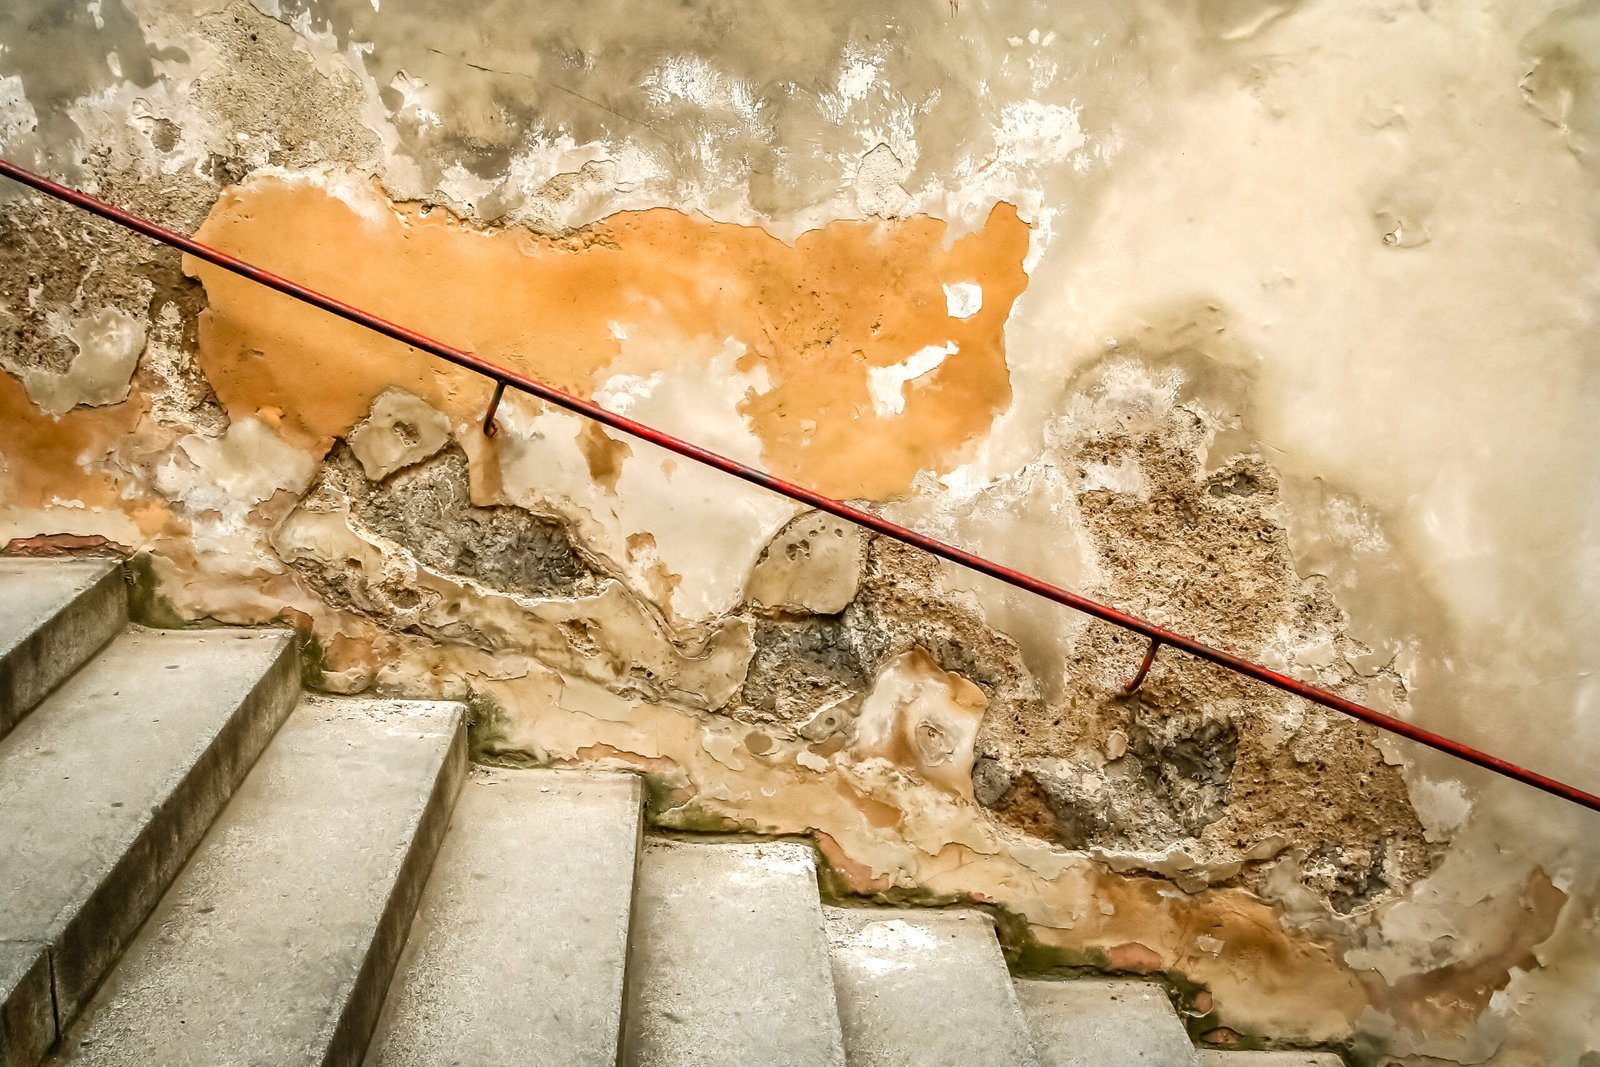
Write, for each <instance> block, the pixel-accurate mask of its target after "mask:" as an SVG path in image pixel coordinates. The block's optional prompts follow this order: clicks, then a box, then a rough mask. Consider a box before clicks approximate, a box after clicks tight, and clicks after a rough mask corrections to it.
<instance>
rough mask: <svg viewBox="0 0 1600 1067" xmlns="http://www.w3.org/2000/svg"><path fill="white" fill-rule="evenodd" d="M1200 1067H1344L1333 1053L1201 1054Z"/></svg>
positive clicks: (1341, 1061)
mask: <svg viewBox="0 0 1600 1067" xmlns="http://www.w3.org/2000/svg"><path fill="white" fill-rule="evenodd" d="M1200 1067H1344V1060H1342V1059H1340V1058H1339V1057H1338V1056H1337V1055H1336V1054H1335V1053H1332V1052H1219V1051H1217V1050H1215V1049H1210V1050H1207V1051H1203V1052H1201V1053H1200Z"/></svg>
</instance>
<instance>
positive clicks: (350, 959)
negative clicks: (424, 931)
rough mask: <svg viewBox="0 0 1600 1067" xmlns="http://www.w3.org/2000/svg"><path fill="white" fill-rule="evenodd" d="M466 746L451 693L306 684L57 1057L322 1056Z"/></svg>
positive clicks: (212, 1061) (233, 1060) (80, 1060)
mask: <svg viewBox="0 0 1600 1067" xmlns="http://www.w3.org/2000/svg"><path fill="white" fill-rule="evenodd" d="M463 752H464V739H463V736H462V733H461V709H460V705H457V704H451V703H442V702H406V701H371V700H348V699H329V698H320V697H307V698H303V699H302V700H301V702H300V704H299V705H298V706H297V707H296V709H295V711H294V713H293V714H292V715H290V717H289V720H288V722H286V723H285V724H284V726H283V728H282V729H281V730H280V731H279V733H278V735H277V737H275V738H274V739H273V741H272V744H271V745H269V746H268V747H267V750H266V752H264V753H263V754H262V756H261V759H260V761H259V762H258V763H257V764H256V766H255V768H254V769H253V770H252V771H251V773H250V775H249V777H248V778H246V779H245V781H244V783H243V784H242V785H241V786H240V787H239V789H238V791H237V792H236V793H235V794H234V797H233V799H232V801H231V802H230V803H229V804H228V806H227V808H226V809H225V810H224V811H223V813H222V815H221V816H220V817H219V818H218V819H217V822H216V824H215V825H214V826H213V827H212V828H211V830H210V831H209V832H208V833H207V834H206V836H205V838H204V840H202V841H201V843H200V845H199V846H198V847H197V848H196V849H195V852H194V856H193V858H192V859H191V861H190V862H189V864H188V866H186V867H185V868H184V870H183V872H182V873H181V874H180V875H179V876H178V878H177V879H176V881H174V883H173V885H172V888H171V889H170V890H169V891H168V892H167V894H166V895H165V896H164V897H163V898H162V900H161V903H160V904H159V905H158V906H157V908H156V910H155V911H154V912H153V913H152V914H151V917H150V920H149V921H148V922H147V923H146V924H145V926H144V928H143V929H142V930H141V931H140V932H139V936H138V937H137V938H136V939H135V940H134V942H133V944H132V945H131V946H130V947H129V949H128V952H127V954H126V955H125V956H124V957H123V959H122V961H121V962H120V963H119V964H118V965H117V967H116V968H115V969H114V970H113V971H112V973H111V976H110V977H109V978H108V979H107V981H106V983H105V985H104V986H103V987H102V989H101V990H100V992H99V993H98V994H96V996H95V998H94V1001H93V1002H92V1003H91V1004H90V1006H89V1007H88V1008H87V1009H86V1010H85V1012H84V1014H83V1018H82V1019H81V1020H80V1021H79V1023H78V1025H77V1026H75V1027H74V1028H73V1029H72V1030H71V1031H70V1032H69V1033H68V1035H67V1038H66V1040H65V1041H64V1042H63V1044H62V1047H61V1052H60V1054H59V1056H58V1059H57V1060H56V1061H55V1062H57V1063H73V1064H84V1065H94V1064H106V1065H131V1064H149V1063H161V1064H167V1065H171V1067H182V1065H189V1064H193V1065H200V1064H204V1065H207V1067H226V1065H234V1064H281V1065H290V1064H320V1063H322V1062H324V1057H325V1056H327V1055H328V1052H329V1050H330V1048H331V1047H333V1045H334V1043H335V1041H336V1039H337V1037H338V1032H339V1030H340V1028H341V1026H342V1025H345V1021H344V1016H345V1013H346V1010H347V1006H348V1005H349V1004H350V1003H351V1002H352V1001H353V1000H354V999H356V998H358V997H360V996H369V997H371V998H372V999H373V1004H374V1008H375V1006H376V1003H377V998H379V997H381V995H382V987H383V984H385V983H386V982H387V979H388V976H389V969H388V968H389V967H392V965H393V959H392V958H391V959H390V960H389V962H388V965H387V966H384V967H381V968H379V969H381V972H382V973H381V974H378V975H377V976H375V977H374V976H373V975H372V974H371V973H370V972H371V971H372V970H373V969H374V968H373V965H372V964H371V962H370V961H369V959H368V957H369V954H370V953H371V952H372V949H373V945H374V942H375V939H376V937H377V935H378V931H379V929H380V927H381V926H382V925H383V921H384V916H385V914H386V913H387V911H388V909H389V907H390V898H391V896H392V895H393V894H394V893H395V892H396V885H397V882H399V880H400V879H401V876H402V871H403V870H404V869H406V868H407V866H408V862H407V861H408V856H409V855H410V854H411V852H412V849H413V845H414V842H415V840H416V839H417V836H418V833H419V827H421V826H422V825H423V823H424V821H425V819H427V818H429V817H430V815H431V814H433V812H434V809H436V808H437V806H438V804H439V803H440V801H439V796H440V793H441V788H440V783H441V781H443V780H444V779H445V778H446V777H447V776H448V775H449V773H450V769H449V768H450V765H451V761H452V760H457V761H464V756H463V755H462V753H463ZM456 773H457V774H459V773H460V772H459V770H458V771H457V772H456ZM451 792H453V790H451ZM446 803H447V801H446ZM446 817H447V813H445V814H441V815H439V816H438V819H439V825H440V829H441V830H442V826H443V822H444V819H445V818H446ZM427 859H431V856H429V857H427ZM425 871H426V862H423V867H422V872H418V874H417V876H416V877H417V880H418V882H419V883H420V880H421V877H422V873H423V872H425ZM419 888H420V886H419ZM409 917H410V915H409V909H407V914H406V915H405V916H404V917H403V919H402V926H401V927H400V929H401V930H403V928H404V927H403V922H404V920H408V919H409ZM395 941H396V946H395V948H396V952H397V951H398V941H399V935H398V934H397V935H396V936H395ZM364 971H366V972H369V973H367V974H366V975H365V976H364V975H363V972H364ZM363 982H365V984H366V985H368V986H370V985H371V984H372V983H373V982H377V983H378V985H377V988H376V989H365V988H363V987H362V983H363ZM370 1025H371V1020H370V1018H369V1019H368V1020H367V1023H366V1026H367V1027H368V1028H370ZM368 1032H369V1031H368V1030H367V1029H362V1032H361V1034H360V1037H359V1039H360V1041H363V1042H364V1040H365V1038H366V1035H367V1033H368Z"/></svg>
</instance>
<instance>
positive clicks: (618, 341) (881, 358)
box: [186, 178, 1028, 498]
mask: <svg viewBox="0 0 1600 1067" xmlns="http://www.w3.org/2000/svg"><path fill="white" fill-rule="evenodd" d="M369 195H370V196H371V198H372V199H371V203H370V204H369V205H365V207H367V208H368V210H363V211H358V210H357V209H356V208H355V207H352V206H351V205H350V203H347V202H346V200H342V199H340V198H338V197H336V196H334V195H333V194H331V193H329V192H327V191H326V190H324V189H322V188H320V187H318V186H316V185H311V184H306V183H298V182H289V181H285V180H282V179H276V178H266V179H260V180H257V181H254V182H251V183H249V184H247V185H245V186H241V187H237V188H234V189H230V190H229V191H227V192H226V193H225V194H224V195H223V197H222V199H221V200H219V201H218V203H217V205H216V207H215V208H214V209H213V210H212V212H211V215H210V217H209V218H208V219H207V220H206V223H205V225H204V226H203V227H202V228H201V230H200V233H199V237H200V239H201V240H202V241H205V242H207V243H210V244H214V245H217V246H220V247H221V248H223V249H226V250H227V251H229V252H232V253H234V254H236V255H239V256H241V257H243V258H245V259H247V260H249V261H251V262H254V263H256V264H258V265H260V266H263V267H266V268H268V269H270V270H274V271H277V272H279V273H281V274H285V275H287V276H289V277H292V278H294V279H296V280H298V281H301V282H304V283H305V284H307V285H310V286H312V287H313V288H316V289H320V290H322V291H324V292H327V293H329V294H330V295H332V296H335V297H338V298H339V299H342V300H345V301H348V302H350V303H353V304H355V305H357V306H359V307H363V308H366V309H368V310H370V311H373V312H375V313H376V314H378V315H381V316H383V317H385V318H389V319H391V320H393V321H396V322H399V323H403V324H405V325H407V326H410V327H412V328H414V329H417V330H420V331H422V332H423V333H425V334H428V335H429V336H432V337H436V338H438V339H439V340H442V341H444V342H446V343H449V344H452V345H456V346H459V347H462V348H466V349H469V350H471V351H473V352H475V353H477V354H479V355H482V356H484V357H486V358H488V359H491V360H494V361H496V362H500V363H503V364H506V365H508V366H511V367H513V368H515V369H517V370H519V371H522V372H525V373H527V374H529V375H531V376H534V377H537V378H540V379H542V380H544V381H547V382H550V383H551V384H553V385H556V386H559V387H561V388H563V389H566V390H569V391H573V392H577V393H580V394H584V395H589V394H591V393H593V392H594V391H595V390H596V389H597V388H598V387H599V386H601V385H602V384H604V383H605V381H606V380H607V379H608V378H609V377H610V376H612V375H614V374H630V375H649V374H652V373H655V372H657V371H671V370H673V369H674V368H678V367H684V366H685V365H695V366H704V365H705V364H706V363H707V361H708V360H709V359H711V358H713V357H715V356H717V355H719V354H720V353H722V352H723V351H725V349H726V346H727V344H728V343H729V342H730V341H731V342H735V343H737V344H739V345H742V346H743V350H744V354H743V356H742V357H741V358H740V359H739V361H738V363H737V366H738V369H739V370H740V371H742V372H744V373H746V374H749V375H752V376H753V377H752V380H754V381H757V382H760V381H761V380H762V375H761V374H759V373H758V371H764V372H765V374H764V378H765V383H766V384H765V388H758V387H752V388H751V389H749V390H747V391H746V393H745V395H744V399H743V401H742V403H741V404H740V411H741V413H742V414H743V415H744V416H745V418H746V419H747V420H748V422H749V424H750V426H751V428H752V430H753V432H754V433H755V435H756V437H757V438H758V439H759V440H760V442H761V445H762V449H763V463H764V464H765V465H766V466H767V467H768V468H769V469H771V470H772V471H774V472H775V473H777V474H779V475H780V476H783V477H786V478H791V479H796V480H799V481H802V482H805V483H808V484H811V485H814V486H816V487H818V488H820V489H822V490H823V491H824V492H828V493H831V494H835V495H838V496H844V497H872V498H882V497H886V496H892V495H894V494H896V493H898V492H901V491H903V490H904V489H905V488H906V487H907V486H908V485H909V484H910V481H911V479H912V477H913V476H914V475H915V474H916V473H917V472H918V471H920V470H923V469H933V470H936V471H942V470H945V469H947V468H948V466H949V465H950V464H952V463H953V462H954V461H955V453H956V451H957V449H958V448H959V447H960V446H961V445H962V444H963V443H964V442H967V441H969V440H971V439H972V438H974V437H976V436H977V435H980V434H982V433H984V432H985V431H986V430H987V429H988V427H989V424H990V422H991V421H992V420H993V418H994V416H995V415H996V414H997V413H998V412H999V411H1000V410H1001V409H1002V408H1004V407H1005V406H1006V405H1007V404H1008V403H1009V402H1010V399H1011V386H1010V379H1009V377H1008V374H1007V369H1006V361H1005V340H1004V327H1005V322H1006V318H1007V317H1008V316H1009V314H1010V311H1011V306H1012V304H1013V302H1014V301H1015V300H1016V298H1017V296H1018V295H1019V294H1020V293H1021V292H1022V290H1023V288H1024V287H1025V286H1026V284H1027V275H1026V274H1025V273H1024V271H1023V269H1022V262H1023V257H1024V255H1025V254H1026V252H1027V248H1028V226H1027V224H1026V223H1024V222H1022V220H1021V219H1020V218H1019V217H1018V216H1017V212H1016V210H1015V209H1014V208H1012V207H1011V206H1010V205H1008V204H999V205H997V206H996V207H995V208H994V210H993V212H991V214H990V216H989V219H988V221H987V223H986V225H985V226H984V228H983V229H981V230H979V231H977V232H975V233H973V234H970V235H968V236H966V237H963V238H961V239H959V240H956V241H954V242H953V243H952V244H951V245H950V246H949V247H948V248H946V247H945V239H946V236H947V235H946V226H945V223H943V222H942V221H939V220H937V219H930V218H913V219H906V220H901V221H897V222H882V221H868V222H848V221H846V222H835V223H831V224H829V225H828V226H825V227H823V228H821V229H818V230H813V231H811V232H809V233H806V234H804V235H802V236H801V237H800V238H799V239H798V240H797V241H796V242H795V243H794V244H792V245H790V244H786V243H785V242H783V241H781V240H779V239H777V238H775V237H773V236H771V235H770V234H768V233H767V232H766V231H764V230H761V229H757V228H753V227H744V226H737V225H732V224H728V223H718V222H711V221H708V220H706V219H704V218H701V217H696V216H691V215H687V214H684V213H682V212H678V211H673V210H669V209H656V210H652V211H640V212H624V213H621V214H617V215H613V216H611V217H610V218H608V219H605V220H604V221H602V222H599V223H596V224H595V225H592V226H589V227H586V228H584V229H583V230H580V231H578V232H576V233H574V234H572V235H570V236H567V237H563V238H559V239H552V238H543V237H539V236H536V235H534V234H532V233H529V232H527V231H523V230H476V229H472V228H470V227H468V226H466V225H464V224H463V223H462V222H461V221H460V220H458V219H455V218H453V217H451V216H450V215H449V214H448V213H447V212H444V211H430V212H428V213H427V214H426V215H424V214H423V213H422V210H421V209H420V208H418V207H416V206H412V205H405V206H395V205H392V204H390V203H389V202H388V201H386V200H383V199H382V198H381V197H380V196H379V195H378V194H377V193H376V192H372V193H370V194H369ZM186 268H187V269H188V270H189V271H190V272H191V273H193V274H194V275H195V276H196V277H198V278H199V279H200V280H201V281H202V282H203V283H204V285H205V287H206V292H207V295H208V298H209V303H210V309H209V310H208V311H207V312H206V313H205V314H204V315H203V316H202V319H201V329H200V345H201V366H202V368H203V369H204V371H205V373H206V376H207V378H208V379H209V380H210V381H211V384H212V386H213V387H214V388H215V389H216V392H217V395H218V396H219V398H220V399H221V400H222V402H223V404H224V405H225V406H226V407H227V408H228V411H229V413H230V414H231V415H233V416H234V417H236V418H237V417H240V416H243V415H251V414H254V415H256V416H258V417H261V418H263V419H266V420H268V421H269V422H270V423H273V424H280V420H281V429H282V430H283V432H284V433H285V434H286V435H288V436H289V437H290V439H292V440H295V441H297V442H298V443H299V444H301V445H302V446H303V447H305V448H307V449H309V450H312V451H316V452H319V453H320V451H321V450H324V449H325V448H326V447H327V445H328V444H329V443H330V442H331V441H332V439H333V438H334V437H336V436H338V435H340V434H343V433H344V432H346V431H347V430H348V429H349V428H350V426H351V425H353V424H354V423H355V422H356V421H357V420H358V419H360V418H361V417H362V416H363V415H364V414H365V413H366V411H367V408H368V405H369V404H370V403H371V401H372V400H373V398H374V397H376V396H377V394H378V393H379V392H381V391H382V390H383V389H384V388H385V387H387V386H390V385H398V386H401V387H403V388H406V389H408V390H410V391H412V392H413V393H416V394H417V395H419V396H421V397H423V398H424V399H426V400H428V401H429V402H430V403H433V404H435V405H436V406H439V407H440V408H442V409H443V410H445V411H447V412H448V413H450V414H451V415H452V416H453V417H454V418H455V419H457V420H459V421H462V422H465V421H474V420H476V419H478V418H480V417H481V415H482V412H483V409H484V406H485V404H486V402H487V399H488V395H489V391H490V389H489V386H488V385H487V384H486V383H485V382H484V381H483V380H482V379H480V378H478V377H476V376H474V375H471V374H468V373H466V372H463V371H457V370H454V369H452V368H448V367H446V366H444V365H443V364H441V363H440V362H438V361H437V360H434V359H432V358H431V357H427V356H424V355H422V354H420V353H417V352H416V351H414V350H411V349H408V348H406V347H404V346H401V345H399V344H397V343H395V342H392V341H388V340H386V339H383V338H380V337H377V336H376V335H374V334H371V333H369V332H367V331H365V330H363V329H361V328H360V327H357V326H354V325H352V324H349V323H346V322H343V321H341V320H338V319H335V318H333V317H331V316H329V315H326V314H324V313H322V312H319V311H315V310H313V309H310V308H307V307H304V306H302V305H298V304H296V303H294V302H293V301H291V300H290V299H289V298H287V297H284V296H280V295H278V294H275V293H271V292H269V291H267V290H263V289H261V288H259V287H257V286H255V285H253V284H252V283H249V282H247V281H244V280H243V279H240V278H237V277H234V276H232V275H229V274H226V273H224V272H222V271H219V270H217V269H216V268H213V267H210V266H209V265H206V264H202V263H199V262H196V261H193V260H189V261H186ZM954 283H975V284H977V285H979V286H981V287H982V290H983V300H982V307H981V309H980V310H978V311H977V312H976V313H975V314H972V315H970V316H969V317H967V318H963V319H957V318H952V317H951V316H950V315H949V313H948V309H947V305H946V298H945V291H944V286H945V285H946V284H954ZM946 345H954V346H955V349H956V350H955V352H954V353H953V354H950V355H948V356H946V357H945V358H944V360H943V362H942V363H940V364H939V365H938V366H937V367H934V368H933V369H931V370H928V371H926V372H925V373H924V374H922V375H921V376H920V377H917V378H915V379H914V380H912V381H909V382H907V383H906V384H905V385H904V386H903V387H902V389H901V396H902V397H903V411H901V412H900V413H880V412H879V411H878V410H877V409H875V407H874V404H873V398H872V394H871V392H870V388H869V377H868V370H869V369H870V368H883V367H890V366H894V365H896V364H900V363H903V362H904V361H905V360H907V359H908V358H910V357H911V356H913V355H915V354H916V353H918V352H921V351H923V350H924V349H927V348H930V347H940V346H946ZM587 444H588V446H589V447H588V451H589V452H590V453H591V464H592V467H593V468H594V474H595V477H596V478H597V479H598V480H600V481H602V482H604V481H606V480H608V479H613V478H614V474H613V473H612V472H611V471H610V469H609V468H610V465H611V464H612V463H613V462H620V461H621V454H620V453H616V454H614V455H615V459H613V457H612V456H608V455H606V454H604V450H603V449H601V448H597V447H596V446H598V445H601V444H602V442H599V441H589V442H587Z"/></svg>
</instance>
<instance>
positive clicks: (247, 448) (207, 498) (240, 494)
mask: <svg viewBox="0 0 1600 1067" xmlns="http://www.w3.org/2000/svg"><path fill="white" fill-rule="evenodd" d="M178 449H179V450H180V451H181V452H182V453H183V455H184V456H185V457H187V458H188V460H189V462H190V463H192V464H193V465H194V472H193V474H192V475H191V476H188V477H184V476H182V475H180V474H179V473H178V468H177V467H175V466H174V465H173V464H172V463H171V462H169V463H168V465H167V466H166V467H164V468H163V469H162V470H161V471H160V472H158V475H157V479H158V485H159V486H160V487H161V489H162V491H163V492H165V493H166V494H167V495H169V496H172V497H174V498H177V499H181V500H183V502H184V503H185V504H187V505H188V506H189V507H191V508H194V509H196V510H205V511H215V512H218V513H219V514H222V515H223V516H225V517H227V516H233V515H242V514H243V512H244V511H245V510H248V507H249V506H250V505H254V504H259V503H261V502H262V501H264V500H267V499H269V498H270V497H271V496H272V495H273V494H274V493H277V492H279V491H280V490H282V491H285V492H290V493H302V492H304V491H305V488H306V486H308V485H310V484H311V476H312V475H313V474H314V473H315V472H316V466H317V463H316V460H314V459H312V458H311V457H310V456H308V455H307V454H306V453H304V452H302V451H300V450H299V449H298V448H296V447H294V446H293V445H291V444H289V443H288V442H286V441H284V440H283V438H281V437H279V436H278V435H277V434H276V433H275V432H273V431H272V430H271V429H270V428H268V427H267V426H266V425H265V424H264V423H262V422H261V421H260V420H258V419H256V418H254V417H247V418H243V419H239V420H237V421H236V422H234V423H233V425H231V426H229V427H228V431H227V432H226V433H224V434H223V435H222V436H221V437H202V436H200V435H199V434H190V435H189V436H187V437H184V438H183V439H182V440H180V441H179V442H178Z"/></svg>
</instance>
